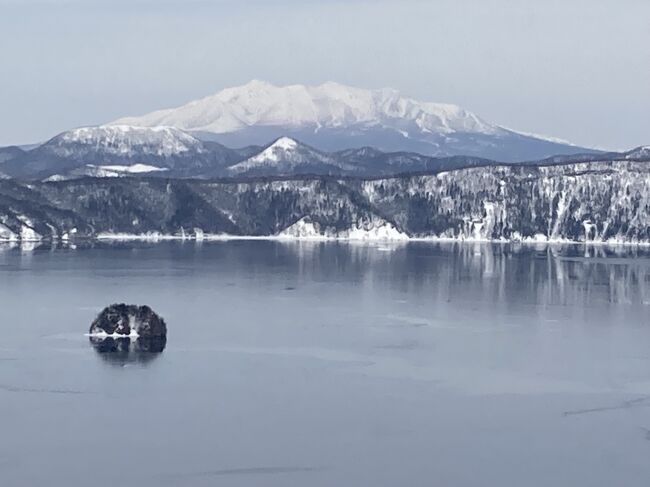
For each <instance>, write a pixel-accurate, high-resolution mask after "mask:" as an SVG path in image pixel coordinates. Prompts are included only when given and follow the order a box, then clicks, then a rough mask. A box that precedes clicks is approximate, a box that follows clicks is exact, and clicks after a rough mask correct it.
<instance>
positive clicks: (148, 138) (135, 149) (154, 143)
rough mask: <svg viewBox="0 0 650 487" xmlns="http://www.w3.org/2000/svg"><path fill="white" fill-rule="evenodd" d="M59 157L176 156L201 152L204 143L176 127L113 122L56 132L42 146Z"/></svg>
mask: <svg viewBox="0 0 650 487" xmlns="http://www.w3.org/2000/svg"><path fill="white" fill-rule="evenodd" d="M41 147H42V148H43V150H46V151H48V152H50V153H52V154H55V155H57V156H60V157H70V156H73V157H77V158H79V157H86V156H88V155H91V156H94V155H95V154H96V153H98V152H99V153H101V154H102V155H103V156H105V157H111V156H116V155H118V156H122V157H140V156H158V157H173V156H178V155H181V154H185V153H188V152H195V153H201V152H203V151H204V149H203V144H202V143H201V141H199V140H198V139H196V138H194V137H192V136H191V135H190V134H188V133H186V132H184V131H182V130H179V129H177V128H173V127H151V128H143V127H131V126H128V125H111V126H106V125H105V126H99V127H83V128H78V129H74V130H69V131H67V132H63V133H62V134H59V135H57V136H56V137H54V138H53V139H51V140H49V141H48V142H47V143H46V144H44V145H43V146H41Z"/></svg>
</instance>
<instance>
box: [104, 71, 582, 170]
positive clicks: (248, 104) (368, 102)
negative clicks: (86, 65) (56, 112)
mask: <svg viewBox="0 0 650 487" xmlns="http://www.w3.org/2000/svg"><path fill="white" fill-rule="evenodd" d="M113 124H117V125H124V124H126V125H133V126H140V127H156V126H161V125H162V126H172V127H177V128H180V129H183V130H187V131H192V132H196V133H197V134H198V136H199V137H200V138H204V139H207V140H215V141H218V142H221V143H224V144H226V145H229V146H244V145H251V144H261V143H264V142H266V141H268V140H270V139H273V138H278V137H281V136H285V135H286V136H290V137H292V138H296V139H298V140H301V141H303V142H305V143H307V144H310V145H312V146H314V147H317V148H319V149H321V150H342V149H348V148H355V147H362V146H373V147H377V148H379V149H382V150H384V151H415V152H420V153H423V154H426V155H435V156H450V155H469V156H477V157H485V158H490V159H496V160H502V161H510V162H512V161H522V160H530V159H541V158H544V157H548V156H551V155H555V154H573V153H578V152H585V149H584V148H580V147H575V146H572V145H569V144H566V143H562V142H558V141H557V140H555V139H545V138H542V137H537V136H531V135H528V134H523V133H517V132H515V131H512V130H508V129H505V128H503V127H500V126H498V125H495V124H492V123H489V122H487V121H485V120H483V119H482V118H480V117H479V116H477V115H476V114H474V113H472V112H470V111H468V110H465V109H463V108H461V107H459V106H456V105H450V104H443V103H431V102H421V101H417V100H414V99H412V98H409V97H405V96H403V95H402V94H400V92H398V91H397V90H394V89H388V88H386V89H377V90H366V89H360V88H353V87H350V86H345V85H342V84H339V83H332V82H328V83H324V84H322V85H319V86H305V85H289V86H275V85H272V84H270V83H267V82H263V81H251V82H250V83H248V84H246V85H243V86H239V87H234V88H228V89H225V90H222V91H220V92H218V93H217V94H215V95H212V96H208V97H206V98H202V99H200V100H196V101H192V102H190V103H187V104H186V105H183V106H181V107H178V108H171V109H166V110H159V111H155V112H152V113H149V114H147V115H144V116H140V117H127V118H122V119H119V120H117V121H115V122H113Z"/></svg>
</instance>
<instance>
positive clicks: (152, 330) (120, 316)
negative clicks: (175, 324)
mask: <svg viewBox="0 0 650 487" xmlns="http://www.w3.org/2000/svg"><path fill="white" fill-rule="evenodd" d="M104 333H105V334H107V335H125V336H128V335H133V334H136V335H137V336H138V337H141V338H150V337H165V336H166V335H167V325H166V324H165V320H163V319H162V318H161V317H160V316H158V315H157V314H156V313H155V312H154V311H153V310H152V309H151V308H150V307H149V306H137V305H133V304H130V305H129V304H124V303H122V304H112V305H110V306H108V307H106V308H104V310H103V311H102V312H101V313H99V315H98V316H97V318H95V321H93V323H92V324H91V325H90V334H91V335H101V334H104Z"/></svg>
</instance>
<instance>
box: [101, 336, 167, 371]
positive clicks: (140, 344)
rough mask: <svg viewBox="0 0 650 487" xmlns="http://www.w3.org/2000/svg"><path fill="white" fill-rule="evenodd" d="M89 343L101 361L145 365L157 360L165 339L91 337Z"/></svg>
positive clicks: (121, 364) (163, 347) (114, 363)
mask: <svg viewBox="0 0 650 487" xmlns="http://www.w3.org/2000/svg"><path fill="white" fill-rule="evenodd" d="M90 343H91V344H92V346H93V348H94V349H95V351H96V352H97V354H98V355H99V357H101V358H102V359H103V360H105V361H106V362H108V363H111V364H113V365H120V366H123V365H127V364H147V363H149V362H151V361H152V360H154V359H155V358H157V357H158V356H159V355H160V354H161V353H162V351H163V350H165V346H166V345H167V338H165V337H164V336H162V337H150V338H144V337H138V338H135V337H133V338H129V337H124V338H113V337H98V336H91V337H90Z"/></svg>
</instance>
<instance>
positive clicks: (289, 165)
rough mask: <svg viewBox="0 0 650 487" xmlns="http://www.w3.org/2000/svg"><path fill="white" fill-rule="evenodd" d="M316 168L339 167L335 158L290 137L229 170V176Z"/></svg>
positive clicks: (281, 138)
mask: <svg viewBox="0 0 650 487" xmlns="http://www.w3.org/2000/svg"><path fill="white" fill-rule="evenodd" d="M301 165H303V166H306V167H312V168H315V167H317V166H320V165H324V166H332V167H337V166H338V163H337V161H336V159H335V158H334V157H332V156H331V155H329V154H325V153H323V152H320V151H318V150H316V149H313V148H311V147H309V146H307V145H305V144H302V143H300V142H298V141H296V140H294V139H292V138H290V137H280V138H279V139H277V140H276V141H275V142H273V143H272V144H271V145H269V146H268V147H266V148H265V149H264V150H262V152H260V153H259V154H256V155H254V156H253V157H250V158H248V159H246V160H244V161H242V162H240V163H238V164H235V165H233V166H231V167H229V168H228V173H229V174H243V173H249V172H251V171H255V170H258V171H259V170H266V171H267V172H268V171H269V170H274V171H278V172H284V173H288V172H291V171H292V170H295V169H296V168H297V167H298V166H301Z"/></svg>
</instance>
